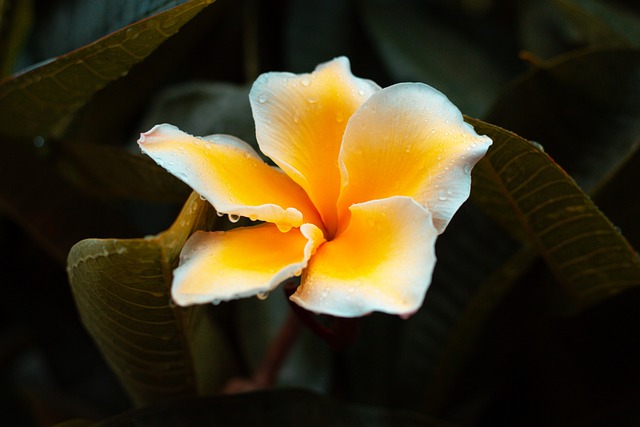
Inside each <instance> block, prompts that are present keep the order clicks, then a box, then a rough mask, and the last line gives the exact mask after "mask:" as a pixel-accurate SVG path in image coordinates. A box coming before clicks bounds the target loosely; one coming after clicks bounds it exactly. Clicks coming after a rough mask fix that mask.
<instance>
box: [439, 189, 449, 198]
mask: <svg viewBox="0 0 640 427" xmlns="http://www.w3.org/2000/svg"><path fill="white" fill-rule="evenodd" d="M438 200H441V201H445V200H447V192H446V191H444V190H440V191H438Z"/></svg>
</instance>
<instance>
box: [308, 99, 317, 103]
mask: <svg viewBox="0 0 640 427" xmlns="http://www.w3.org/2000/svg"><path fill="white" fill-rule="evenodd" d="M307 101H309V104H315V103H316V102H318V98H307Z"/></svg>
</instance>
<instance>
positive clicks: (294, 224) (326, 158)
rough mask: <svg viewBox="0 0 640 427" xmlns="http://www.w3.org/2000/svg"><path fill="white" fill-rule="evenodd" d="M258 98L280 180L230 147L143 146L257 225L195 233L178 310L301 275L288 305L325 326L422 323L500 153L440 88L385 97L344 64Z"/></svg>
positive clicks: (158, 134) (279, 82) (150, 138)
mask: <svg viewBox="0 0 640 427" xmlns="http://www.w3.org/2000/svg"><path fill="white" fill-rule="evenodd" d="M249 98H250V102H251V108H252V111H253V117H254V120H255V124H256V136H257V140H258V144H259V146H260V150H261V151H262V152H263V153H264V154H265V155H267V156H268V157H270V158H271V160H273V162H274V163H275V164H276V165H277V166H278V167H272V166H270V165H268V164H267V163H265V162H264V161H263V160H262V159H261V157H260V156H259V155H258V153H256V152H255V151H254V150H253V149H252V148H251V147H250V146H249V145H248V144H247V143H245V142H243V141H241V140H239V139H237V138H234V137H233V136H228V135H212V136H207V137H202V138H198V137H194V136H191V135H188V134H186V133H184V132H182V131H180V130H179V129H177V128H176V127H174V126H171V125H167V124H161V125H157V126H155V127H154V128H153V129H151V130H150V131H149V132H146V133H144V134H142V136H141V138H140V140H139V141H138V143H139V144H140V147H141V148H142V151H143V152H145V153H146V154H148V155H149V156H151V157H152V158H153V159H154V160H155V161H156V162H157V163H158V164H159V165H161V166H163V167H165V168H166V169H167V170H168V171H169V172H171V173H172V174H174V175H176V176H177V177H178V178H180V179H181V180H183V181H184V182H185V183H187V184H188V185H190V186H191V187H192V188H193V189H194V190H195V191H196V192H198V193H199V194H200V195H201V196H202V197H203V198H206V199H207V200H208V201H209V202H210V203H211V204H212V205H213V206H214V207H215V209H216V210H217V211H218V212H219V213H220V214H228V215H229V219H231V220H232V221H233V220H237V219H238V218H240V217H247V218H249V219H251V220H253V221H260V223H259V224H257V225H253V226H249V227H238V228H235V229H232V230H230V231H213V232H204V231H198V232H196V233H195V234H193V235H192V236H191V237H190V238H189V240H188V241H187V242H186V244H185V246H184V248H183V250H182V253H181V257H180V265H179V267H178V268H177V269H176V270H175V271H174V277H173V285H172V296H173V298H174V300H175V301H176V303H177V304H180V305H189V304H198V303H207V302H220V301H227V300H231V299H235V298H242V297H248V296H254V295H262V294H266V293H268V292H270V291H272V290H273V289H274V288H276V287H277V286H278V285H279V284H280V283H282V282H283V281H284V280H285V279H288V278H291V277H293V276H301V279H300V285H299V286H298V288H297V289H296V291H295V293H294V294H293V295H292V296H291V300H292V301H293V302H295V303H296V304H298V305H300V306H301V307H303V308H305V309H307V310H310V311H312V312H315V313H322V314H329V315H334V316H339V317H357V316H362V315H365V314H367V313H370V312H372V311H380V312H386V313H391V314H398V315H403V316H408V315H410V314H412V313H414V312H415V311H416V310H417V309H418V308H419V307H420V306H421V304H422V302H423V300H424V296H425V294H426V291H427V288H428V286H429V284H430V282H431V274H432V272H433V268H434V265H435V262H436V257H435V251H434V244H435V241H436V238H437V236H438V235H439V234H440V233H442V232H443V231H444V230H445V228H446V227H447V224H448V223H449V221H450V220H451V217H452V216H453V214H454V213H455V212H456V210H457V209H458V208H459V207H460V205H461V204H462V203H463V202H464V201H465V200H466V199H467V198H468V196H469V191H470V185H471V176H470V173H471V169H472V168H473V166H474V165H475V164H476V162H477V161H478V160H479V159H480V158H481V157H482V156H483V155H484V154H485V153H486V151H487V148H488V147H489V145H491V140H490V139H489V138H488V137H486V136H479V135H477V134H476V133H475V131H474V130H473V127H472V126H470V125H469V124H467V123H465V122H464V120H463V117H462V115H461V113H460V111H459V110H458V109H457V108H456V107H455V106H454V105H453V104H452V103H451V102H450V101H449V100H448V99H447V98H446V97H445V96H444V95H443V94H442V93H440V92H438V91H437V90H435V89H433V88H431V87H430V86H427V85H425V84H421V83H401V84H396V85H393V86H389V87H386V88H384V89H383V88H380V87H379V86H378V85H376V84H375V83H373V82H372V81H369V80H365V79H361V78H357V77H355V76H354V75H353V74H351V70H350V66H349V61H348V59H347V58H344V57H343V58H337V59H334V60H332V61H330V62H327V63H325V64H321V65H319V66H318V67H317V68H316V70H315V71H314V72H312V73H310V74H301V75H296V74H291V73H282V72H272V73H266V74H263V75H261V76H260V77H259V78H258V79H257V80H256V82H255V83H254V85H253V87H252V89H251V92H250V95H249Z"/></svg>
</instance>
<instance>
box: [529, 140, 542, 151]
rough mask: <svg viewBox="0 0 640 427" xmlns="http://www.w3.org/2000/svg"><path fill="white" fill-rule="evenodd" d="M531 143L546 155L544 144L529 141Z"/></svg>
mask: <svg viewBox="0 0 640 427" xmlns="http://www.w3.org/2000/svg"><path fill="white" fill-rule="evenodd" d="M529 142H530V143H531V145H533V146H534V147H536V148H537V149H538V150H540V151H542V152H543V153H544V147H543V146H542V144H540V143H539V142H537V141H529Z"/></svg>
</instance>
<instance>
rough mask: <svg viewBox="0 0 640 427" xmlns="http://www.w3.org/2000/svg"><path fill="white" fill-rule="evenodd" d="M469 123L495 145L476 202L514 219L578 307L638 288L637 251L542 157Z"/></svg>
mask: <svg viewBox="0 0 640 427" xmlns="http://www.w3.org/2000/svg"><path fill="white" fill-rule="evenodd" d="M467 121H469V122H470V123H471V124H472V125H473V126H474V127H475V129H476V131H477V132H478V133H480V134H486V135H489V136H490V137H491V138H492V139H493V141H494V142H493V146H492V147H491V148H490V150H489V152H488V154H487V156H486V157H485V158H484V159H483V160H481V161H480V162H479V163H478V167H477V172H476V174H475V175H474V181H473V191H472V196H473V198H474V200H475V201H476V203H478V204H479V205H481V206H482V207H483V208H484V209H485V210H486V211H487V212H489V213H490V214H492V215H493V216H494V217H495V218H496V219H497V220H498V221H499V222H501V223H504V224H505V225H506V226H507V228H509V229H511V230H516V229H517V227H518V224H516V223H515V222H514V220H517V221H518V223H519V227H521V230H522V233H521V235H524V236H526V237H527V238H528V239H529V240H530V241H531V242H532V243H533V244H534V245H535V246H536V247H537V249H538V251H539V253H540V255H542V257H544V259H545V260H546V262H547V264H548V265H549V267H550V269H551V270H552V272H553V273H554V275H555V276H556V278H557V279H558V281H559V282H560V284H561V285H563V286H564V288H565V290H566V292H567V293H568V295H569V297H570V298H571V300H572V301H573V303H574V304H575V305H576V308H578V309H582V308H585V307H588V306H590V305H593V304H596V303H598V302H601V301H603V300H605V299H607V298H608V297H610V296H612V295H614V294H617V293H619V292H622V291H623V290H625V289H628V288H632V287H635V286H638V285H640V259H639V258H638V255H637V254H636V252H635V251H634V250H633V248H632V247H631V246H630V245H629V243H628V242H627V241H626V240H625V238H624V237H623V236H622V235H621V234H620V232H619V231H618V230H617V229H616V228H615V227H614V226H613V225H612V224H611V223H610V222H609V220H608V219H607V218H606V217H605V216H604V215H603V214H602V213H601V212H600V211H599V210H598V208H597V207H596V206H595V205H594V204H593V202H592V201H591V200H590V199H589V197H588V196H587V195H585V194H584V193H583V192H582V190H580V188H579V187H578V185H577V184H576V183H575V182H574V181H573V179H572V178H571V177H569V176H568V175H567V174H566V173H565V172H564V171H563V170H562V169H561V168H560V167H559V166H558V165H557V164H556V163H555V162H554V161H553V160H552V159H551V158H550V157H549V156H548V155H546V154H545V153H544V152H542V151H540V150H539V149H538V148H537V147H536V146H534V145H533V144H531V143H529V142H528V141H526V140H524V139H523V138H520V137H519V136H517V135H516V134H514V133H511V132H508V131H505V130H503V129H500V128H498V127H496V126H493V125H490V124H488V123H484V122H481V121H479V120H475V119H469V118H467Z"/></svg>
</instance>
